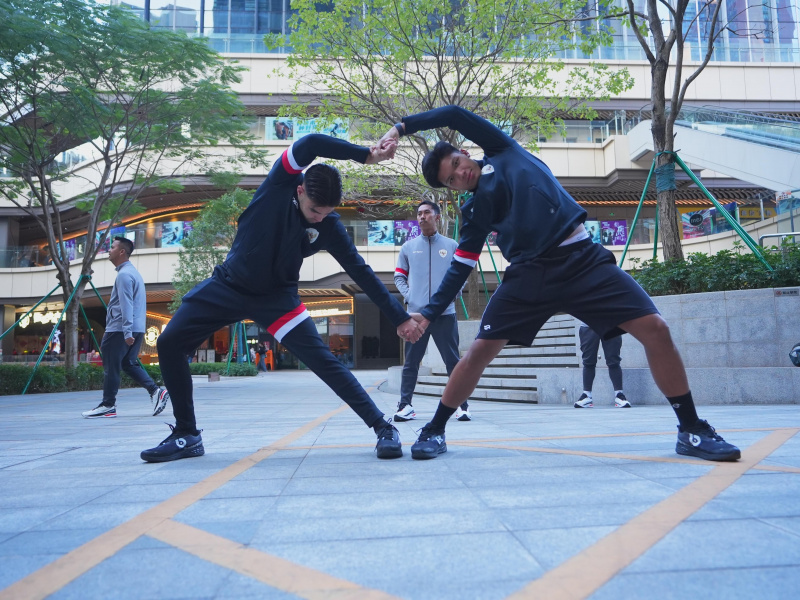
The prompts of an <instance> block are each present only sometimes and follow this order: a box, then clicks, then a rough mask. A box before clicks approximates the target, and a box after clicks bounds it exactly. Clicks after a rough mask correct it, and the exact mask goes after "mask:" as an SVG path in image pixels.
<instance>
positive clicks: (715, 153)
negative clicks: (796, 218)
mask: <svg viewBox="0 0 800 600" xmlns="http://www.w3.org/2000/svg"><path fill="white" fill-rule="evenodd" d="M650 123H651V121H650V120H642V121H641V122H640V123H639V124H638V125H636V126H635V127H634V128H633V129H631V130H630V132H629V133H628V138H629V142H630V152H631V160H634V161H636V160H641V159H643V158H645V157H646V156H647V155H648V153H652V151H653V138H652V134H651V132H650ZM675 149H676V151H677V152H678V155H679V156H680V157H681V158H682V159H683V160H684V162H686V163H687V164H688V165H690V166H691V167H695V168H700V169H710V170H712V171H716V172H717V173H721V174H723V175H727V176H728V177H733V178H735V179H739V180H741V181H746V182H749V183H753V184H756V185H758V186H761V187H764V188H767V189H770V190H774V191H778V192H783V191H787V190H796V189H798V188H800V120H798V119H794V118H792V117H780V116H775V115H768V114H764V113H757V112H749V111H735V110H727V109H720V108H710V107H700V108H698V107H688V108H684V109H682V110H681V112H680V114H679V115H678V118H677V119H676V121H675ZM648 160H649V157H648Z"/></svg>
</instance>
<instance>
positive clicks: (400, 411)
mask: <svg viewBox="0 0 800 600" xmlns="http://www.w3.org/2000/svg"><path fill="white" fill-rule="evenodd" d="M416 418H417V413H416V412H415V411H414V407H413V406H411V405H410V404H406V405H405V406H398V407H397V412H396V413H394V420H395V422H396V423H402V422H404V421H410V420H411V419H416Z"/></svg>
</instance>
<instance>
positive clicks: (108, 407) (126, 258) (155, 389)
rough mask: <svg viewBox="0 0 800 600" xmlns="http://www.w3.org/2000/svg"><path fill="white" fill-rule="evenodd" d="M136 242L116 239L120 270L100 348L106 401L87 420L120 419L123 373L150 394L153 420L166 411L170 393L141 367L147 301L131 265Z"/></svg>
mask: <svg viewBox="0 0 800 600" xmlns="http://www.w3.org/2000/svg"><path fill="white" fill-rule="evenodd" d="M132 253H133V242H131V241H130V240H129V239H127V238H124V237H122V236H117V237H115V238H114V242H113V243H112V244H111V249H110V250H109V251H108V259H109V260H110V261H111V264H113V265H114V267H115V268H116V270H117V279H116V281H115V282H114V288H113V289H112V290H111V299H110V300H109V301H108V313H107V315H106V332H105V335H103V341H102V342H101V344H100V351H101V352H102V354H103V401H102V402H101V403H100V404H99V405H98V406H97V408H93V409H92V410H87V411H85V412H83V413H81V414H82V415H83V416H84V417H85V418H87V419H94V418H98V417H116V416H117V392H118V391H119V382H120V371H125V372H126V373H127V374H128V375H129V376H130V377H131V379H133V380H134V381H135V382H136V383H138V384H139V385H140V386H142V387H143V388H145V389H146V390H147V391H148V393H149V394H150V401H151V403H152V405H153V416H156V415H158V414H160V413H161V411H162V410H164V407H165V406H166V405H167V401H168V400H169V393H168V392H167V390H165V389H164V388H161V387H159V386H157V385H156V384H155V382H154V381H153V380H152V379H151V377H150V376H149V375H148V374H147V371H145V370H144V369H143V368H142V366H141V365H140V364H139V348H141V346H142V340H143V339H144V329H145V311H146V307H147V298H146V295H145V289H144V280H143V279H142V276H141V274H139V271H137V270H136V267H134V266H133V265H132V264H131V262H130V256H131V254H132Z"/></svg>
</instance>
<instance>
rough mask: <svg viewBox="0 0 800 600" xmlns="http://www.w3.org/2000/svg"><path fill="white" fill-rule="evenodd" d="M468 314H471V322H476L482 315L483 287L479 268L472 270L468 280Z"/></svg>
mask: <svg viewBox="0 0 800 600" xmlns="http://www.w3.org/2000/svg"><path fill="white" fill-rule="evenodd" d="M467 292H468V293H467V300H466V305H467V313H469V318H470V320H472V321H474V320H477V319H480V315H481V312H482V311H481V294H483V286H482V285H481V282H480V278H479V274H478V268H477V267H475V268H474V269H472V273H470V274H469V279H467Z"/></svg>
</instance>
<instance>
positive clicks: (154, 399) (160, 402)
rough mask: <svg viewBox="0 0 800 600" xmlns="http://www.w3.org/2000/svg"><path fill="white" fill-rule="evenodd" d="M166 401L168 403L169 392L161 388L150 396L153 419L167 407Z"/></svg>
mask: <svg viewBox="0 0 800 600" xmlns="http://www.w3.org/2000/svg"><path fill="white" fill-rule="evenodd" d="M167 401H169V392H168V391H167V390H165V389H164V388H162V387H160V388H158V389H157V390H156V391H155V392H153V393H152V394H150V402H151V403H152V404H153V416H154V417H155V416H157V415H160V414H161V411H162V410H164V408H165V407H166V406H167Z"/></svg>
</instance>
